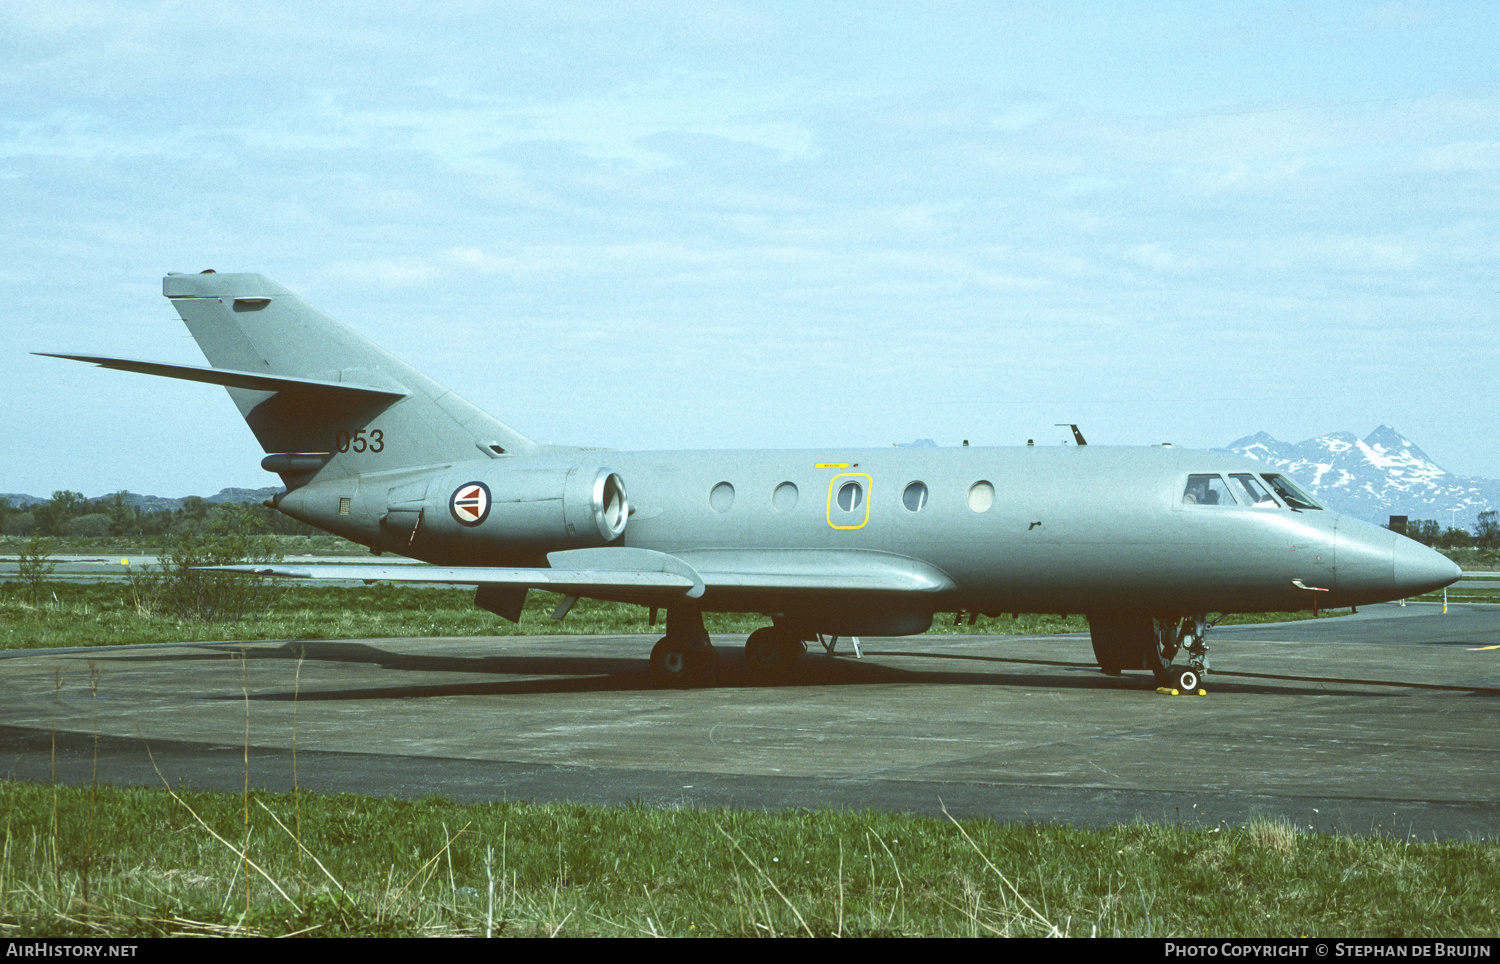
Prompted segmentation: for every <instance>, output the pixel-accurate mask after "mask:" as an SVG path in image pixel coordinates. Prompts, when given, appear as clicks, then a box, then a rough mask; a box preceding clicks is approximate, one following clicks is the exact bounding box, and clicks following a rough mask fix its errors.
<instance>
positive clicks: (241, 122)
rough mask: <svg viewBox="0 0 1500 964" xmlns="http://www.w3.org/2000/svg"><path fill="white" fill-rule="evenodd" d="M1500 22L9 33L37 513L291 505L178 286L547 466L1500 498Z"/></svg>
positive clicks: (475, 23) (18, 19)
mask: <svg viewBox="0 0 1500 964" xmlns="http://www.w3.org/2000/svg"><path fill="white" fill-rule="evenodd" d="M1497 39H1500V5H1497V4H1493V3H1484V2H1476V3H1463V2H1443V3H1436V2H1434V3H1425V2H1412V3H1352V2H1351V3H1312V4H1308V3H1297V4H1293V3H1264V2H1260V3H1257V2H1246V3H1239V4H1220V3H1180V2H1174V3H1161V4H1154V3H1130V4H1114V3H1065V2H1045V3H1004V2H985V3H964V2H935V3H921V2H901V3H890V4H881V3H849V4H840V3H825V4H804V3H718V2H711V0H693V2H682V3H675V2H667V0H663V2H653V3H635V4H631V3H598V4H592V3H562V4H559V3H555V2H547V3H479V2H453V3H447V2H442V0H428V2H423V3H384V4H377V5H369V4H355V3H337V2H332V3H323V4H303V3H298V4H291V3H277V2H268V3H255V4H242V3H217V2H195V3H191V4H187V3H176V2H160V3H153V2H135V3H125V2H122V3H113V2H87V0H82V2H78V3H73V4H66V5H61V4H57V5H49V4H35V3H20V2H16V0H0V303H3V305H4V307H3V308H0V382H3V384H4V385H5V386H6V388H7V389H8V390H6V391H4V392H3V393H0V492H16V493H28V494H33V495H49V494H50V493H51V492H53V491H55V490H58V489H73V490H76V491H81V492H83V493H84V494H85V495H88V496H91V497H92V496H98V495H103V494H106V493H109V492H114V491H117V490H120V489H128V490H130V491H133V492H141V493H149V494H154V495H163V496H182V495H188V494H210V493H213V492H217V491H218V490H219V489H221V488H224V487H226V486H244V487H260V486H265V485H274V484H278V479H277V477H276V476H274V475H271V474H269V473H266V472H263V471H262V470H261V469H260V467H259V461H260V458H261V455H262V453H261V452H260V449H259V447H258V446H257V445H256V443H255V441H254V439H253V437H252V436H251V434H250V432H249V430H248V429H247V428H246V427H245V426H244V424H243V423H242V422H241V421H240V419H239V416H238V415H237V413H236V411H235V409H234V407H233V405H232V404H231V403H230V401H229V399H228V397H227V395H225V393H224V392H223V390H222V389H219V388H215V387H212V386H206V385H198V384H193V383H184V382H175V381H170V380H166V379H155V378H150V377H146V376H141V375H135V374H129V373H123V372H110V371H104V370H100V369H97V368H93V367H91V366H86V365H80V364H78V363H76V362H66V361H61V360H56V359H49V358H38V357H36V356H34V355H32V354H30V353H31V352H37V351H53V352H65V353H91V354H105V355H117V356H124V357H131V358H144V359H150V360H158V361H172V362H182V363H187V364H203V363H204V362H203V358H202V355H201V354H200V353H199V352H198V350H197V348H196V346H195V345H194V344H193V342H192V340H191V339H190V338H189V337H188V336H187V331H186V329H185V328H184V327H183V326H182V324H181V322H180V321H179V320H178V318H177V315H176V313H175V312H174V311H173V310H172V308H171V306H170V304H169V303H168V302H167V301H166V299H164V298H163V297H162V296H161V277H162V276H163V275H164V274H165V273H166V272H168V271H187V272H196V271H200V270H202V269H205V268H214V269H216V270H218V271H221V272H223V271H250V272H258V273H261V274H264V275H267V276H269V277H271V278H274V279H275V280H277V281H278V282H279V283H281V284H283V285H285V286H287V287H289V288H291V289H292V290H294V291H296V292H298V293H299V294H300V295H301V296H302V297H303V298H305V299H306V300H308V301H310V302H311V303H313V304H315V305H317V306H318V307H320V308H322V309H323V310H324V311H326V312H328V313H329V314H331V315H333V316H334V317H336V318H339V319H340V320H341V321H343V322H344V323H345V324H347V325H350V326H351V327H353V328H354V329H356V330H357V331H359V332H360V333H361V334H363V335H365V336H366V337H369V338H371V339H372V340H374V341H375V342H377V343H378V344H380V345H382V346H383V347H385V348H387V349H388V350H390V351H392V352H393V353H395V354H396V355H398V356H400V357H402V358H403V359H404V360H406V361H407V362H409V363H411V364H413V365H414V366H416V367H417V368H419V369H421V370H423V371H424V372H426V373H427V374H429V375H431V376H432V377H434V378H435V379H437V380H438V381H439V382H441V383H443V384H445V385H447V386H449V387H450V388H452V389H453V390H455V391H457V392H458V393H459V394H460V395H463V396H464V397H466V398H468V399H469V400H470V401H472V402H474V403H475V404H477V405H479V406H480V407H481V408H484V409H485V410H487V411H489V412H491V413H492V414H494V415H495V416H496V417H498V418H500V419H501V420H502V421H505V422H506V423H507V424H509V425H511V426H512V427H513V428H515V429H516V430H518V431H520V432H522V433H523V434H525V435H527V436H529V437H531V438H533V439H536V440H538V441H542V442H556V443H565V444H580V445H597V446H604V447H609V448H621V449H689V448H770V447H797V448H803V447H823V448H826V447H829V446H849V445H859V446H876V445H879V446H884V445H890V444H892V443H895V442H909V441H912V440H914V439H919V438H930V439H934V440H936V441H937V442H938V443H939V444H942V445H957V444H960V443H961V441H962V440H964V439H969V440H971V442H972V444H974V445H1017V444H1022V445H1023V444H1025V442H1026V440H1027V439H1031V438H1034V439H1036V441H1037V444H1057V443H1060V442H1061V441H1062V440H1063V439H1064V438H1065V437H1068V431H1067V429H1066V428H1057V427H1056V424H1057V423H1069V422H1075V423H1078V424H1079V426H1080V428H1081V429H1082V431H1083V432H1084V434H1085V436H1086V437H1087V438H1088V440H1089V442H1090V443H1092V444H1111V445H1138V444H1154V443H1159V442H1164V441H1170V442H1172V443H1174V444H1175V445H1179V446H1189V447H1200V448H1211V447H1219V446H1224V445H1227V444H1228V443H1229V442H1231V441H1233V440H1235V439H1238V438H1240V437H1242V436H1245V435H1250V434H1253V433H1255V432H1260V431H1264V432H1269V433H1270V434H1271V435H1273V436H1275V437H1277V438H1279V439H1282V440H1285V441H1300V440H1302V439H1306V438H1311V437H1314V436H1317V435H1322V434H1327V433H1330V432H1335V431H1352V432H1355V433H1356V434H1358V435H1360V436H1364V435H1366V434H1368V433H1369V432H1370V431H1371V430H1372V429H1374V428H1375V427H1376V426H1377V425H1381V424H1389V425H1391V426H1394V427H1395V428H1396V429H1398V430H1399V431H1401V432H1402V433H1403V434H1405V435H1406V436H1407V437H1408V438H1410V439H1411V440H1412V441H1414V442H1416V443H1417V444H1418V445H1420V446H1421V447H1422V448H1423V449H1424V450H1425V451H1426V452H1427V453H1428V454H1429V455H1430V456H1432V457H1433V458H1434V459H1435V460H1436V461H1437V462H1438V463H1439V464H1441V465H1443V466H1444V467H1445V468H1447V469H1448V470H1450V471H1452V472H1455V473H1458V474H1461V475H1479V476H1484V477H1488V478H1500V445H1497V439H1496V432H1495V427H1496V425H1497V423H1500V401H1497V398H1500V395H1497V392H1496V387H1495V377H1496V374H1497V372H1500V347H1497V344H1500V342H1497V339H1496V331H1495V324H1494V321H1495V318H1496V314H1497V308H1500V277H1497V275H1496V270H1495V268H1496V265H1497V264H1500V238H1497V232H1500V57H1497V56H1496V55H1495V48H1496V40H1497Z"/></svg>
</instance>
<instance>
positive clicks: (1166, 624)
mask: <svg viewBox="0 0 1500 964" xmlns="http://www.w3.org/2000/svg"><path fill="white" fill-rule="evenodd" d="M1210 625H1211V624H1210V623H1209V622H1208V618H1207V617H1206V616H1204V615H1203V614H1201V613H1199V614H1197V615H1193V616H1185V617H1178V616H1155V617H1153V616H1149V615H1146V614H1143V613H1130V612H1124V613H1121V612H1106V613H1094V614H1091V615H1090V616H1089V633H1090V637H1091V639H1092V642H1093V644H1094V657H1095V658H1096V659H1097V660H1098V661H1099V668H1100V669H1101V670H1102V671H1103V672H1104V673H1106V674H1107V675H1109V676H1118V675H1120V672H1121V671H1122V670H1127V669H1146V670H1150V671H1151V674H1152V675H1153V676H1155V677H1156V681H1157V684H1158V685H1159V686H1162V687H1170V688H1172V689H1177V690H1180V691H1183V692H1192V693H1196V692H1199V691H1200V690H1199V687H1200V686H1201V685H1202V682H1203V676H1204V674H1206V673H1207V672H1208V644H1207V642H1206V637H1207V634H1208V630H1209V628H1210Z"/></svg>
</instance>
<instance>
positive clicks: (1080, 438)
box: [1052, 422, 1089, 445]
mask: <svg viewBox="0 0 1500 964" xmlns="http://www.w3.org/2000/svg"><path fill="white" fill-rule="evenodd" d="M1052 424H1054V425H1066V426H1067V427H1068V428H1070V429H1072V430H1073V441H1075V442H1077V443H1078V444H1079V445H1087V444H1089V443H1087V442H1085V441H1084V440H1083V433H1082V432H1080V431H1078V426H1077V425H1074V424H1072V423H1071V422H1054V423H1052Z"/></svg>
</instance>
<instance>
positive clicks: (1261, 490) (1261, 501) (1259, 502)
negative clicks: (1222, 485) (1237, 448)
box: [1229, 472, 1280, 509]
mask: <svg viewBox="0 0 1500 964" xmlns="http://www.w3.org/2000/svg"><path fill="white" fill-rule="evenodd" d="M1229 478H1230V479H1232V480H1233V481H1234V485H1235V488H1236V489H1237V490H1238V492H1239V496H1240V501H1242V502H1244V503H1246V504H1248V505H1253V506H1255V507H1256V508H1257V509H1274V508H1278V507H1279V506H1280V503H1278V502H1277V501H1276V500H1275V499H1273V498H1272V497H1271V493H1269V492H1267V491H1266V487H1265V486H1263V485H1261V484H1260V482H1259V481H1258V480H1257V479H1256V478H1255V476H1253V475H1251V474H1250V473H1249V472H1241V473H1236V474H1235V475H1231V476H1230V477H1229Z"/></svg>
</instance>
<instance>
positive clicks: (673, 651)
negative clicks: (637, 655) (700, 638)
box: [651, 636, 704, 686]
mask: <svg viewBox="0 0 1500 964" xmlns="http://www.w3.org/2000/svg"><path fill="white" fill-rule="evenodd" d="M702 650H703V647H702V646H694V645H691V644H684V643H680V642H678V641H677V640H674V639H673V638H672V637H670V636H663V637H662V638H661V639H659V640H657V642H656V645H655V646H653V647H651V672H652V673H653V674H654V675H655V676H656V678H657V679H659V680H661V681H662V682H663V683H667V684H669V685H671V686H691V685H692V684H693V683H694V682H696V681H697V680H698V678H699V677H700V676H702V674H703V664H704V659H703V652H702Z"/></svg>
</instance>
